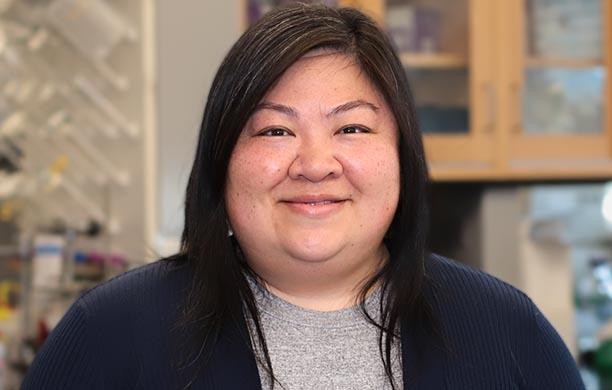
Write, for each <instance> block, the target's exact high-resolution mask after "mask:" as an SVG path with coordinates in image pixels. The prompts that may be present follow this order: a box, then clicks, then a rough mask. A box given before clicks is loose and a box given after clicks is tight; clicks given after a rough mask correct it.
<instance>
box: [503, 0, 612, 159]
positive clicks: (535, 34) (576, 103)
mask: <svg viewBox="0 0 612 390" xmlns="http://www.w3.org/2000/svg"><path fill="white" fill-rule="evenodd" d="M508 3H514V2H513V1H510V2H508ZM516 3H520V9H516V10H515V12H517V13H518V15H517V17H518V19H517V20H518V23H517V26H519V27H517V29H518V28H520V30H522V31H516V32H517V33H518V35H517V36H521V37H523V39H518V40H517V42H516V46H515V54H516V55H517V62H516V65H517V68H516V69H515V71H514V72H513V76H512V78H513V80H512V81H511V85H510V89H511V92H510V93H511V94H512V96H511V101H512V106H513V107H514V108H515V110H514V112H513V113H512V114H511V117H512V123H510V129H511V132H512V141H511V149H512V150H511V153H510V157H511V158H518V159H519V160H520V159H533V158H543V159H547V158H556V159H567V160H568V161H571V160H572V159H589V160H592V159H600V160H601V161H602V163H605V161H604V160H609V158H610V142H609V141H608V140H609V127H610V126H609V122H608V118H607V111H609V107H610V106H609V105H610V96H609V92H607V91H609V74H608V72H609V66H610V63H609V62H610V53H609V44H610V42H607V40H608V39H609V35H610V34H609V28H610V22H611V18H610V4H609V1H608V0H521V1H520V2H516ZM602 159H603V160H602ZM557 163H558V161H557Z"/></svg>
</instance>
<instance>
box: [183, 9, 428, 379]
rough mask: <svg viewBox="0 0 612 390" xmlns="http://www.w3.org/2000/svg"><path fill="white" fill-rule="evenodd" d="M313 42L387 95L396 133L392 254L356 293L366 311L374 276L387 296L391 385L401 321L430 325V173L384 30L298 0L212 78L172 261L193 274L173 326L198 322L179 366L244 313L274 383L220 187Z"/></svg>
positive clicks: (258, 28)
mask: <svg viewBox="0 0 612 390" xmlns="http://www.w3.org/2000/svg"><path fill="white" fill-rule="evenodd" d="M318 48H327V49H332V50H334V51H338V52H340V53H344V54H346V55H348V56H350V57H351V58H353V59H354V60H355V61H356V63H357V64H358V65H359V66H360V67H361V69H362V70H363V71H364V72H365V74H366V75H367V76H368V77H369V78H370V80H371V81H373V82H374V84H375V85H376V86H377V87H378V90H379V91H380V92H381V93H382V94H383V96H384V98H385V99H386V102H387V104H388V105H389V107H390V108H391V110H392V112H393V114H394V116H395V119H396V122H397V126H398V129H399V160H400V161H399V163H400V175H401V182H400V187H401V188H400V196H399V203H398V206H397V210H396V213H395V216H394V218H393V221H392V223H391V225H390V227H389V230H388V231H387V233H386V235H385V238H384V243H385V245H386V247H387V249H388V251H389V259H388V261H387V262H386V263H385V265H384V266H383V267H382V268H381V269H380V270H379V272H378V273H377V274H376V275H374V276H373V277H372V278H371V279H370V280H369V281H368V283H366V284H365V285H364V287H363V289H362V290H361V292H360V294H359V298H360V303H361V307H362V309H363V310H364V311H365V307H364V305H363V302H364V299H365V297H366V295H367V294H368V292H369V290H371V288H372V287H373V286H374V285H375V284H376V283H377V282H380V285H381V288H382V291H383V294H385V296H387V297H388V298H387V299H385V300H384V302H385V304H384V305H383V304H382V302H383V300H381V319H380V323H375V324H376V325H377V326H378V328H379V330H380V334H379V352H380V355H381V359H382V360H383V364H384V367H385V371H386V374H387V376H388V377H389V379H390V381H391V384H392V385H393V388H396V386H395V385H394V382H393V379H392V378H393V375H392V369H391V363H390V362H391V355H390V354H391V344H392V343H393V342H394V339H395V338H397V337H398V334H397V332H396V331H395V330H396V329H397V327H398V325H400V324H402V323H406V322H407V321H410V322H411V323H412V324H415V325H413V326H417V327H420V328H421V330H422V331H424V332H429V331H431V329H435V323H436V319H435V317H434V316H433V314H432V310H431V307H430V306H429V304H428V302H427V301H426V300H425V299H424V296H423V291H422V290H423V287H424V285H425V275H424V265H425V259H426V258H427V256H428V254H427V253H426V249H425V248H426V243H425V241H426V236H427V232H428V207H427V201H426V197H427V194H426V192H427V185H428V172H427V165H426V161H425V156H424V151H423V144H422V136H421V133H420V130H419V127H418V124H417V121H416V117H415V108H414V103H413V100H412V95H411V92H410V89H409V86H408V81H407V78H406V74H405V70H404V68H403V66H402V64H401V62H400V60H399V59H398V56H397V54H396V52H395V51H394V49H393V47H392V44H391V42H390V40H389V38H388V37H387V36H386V34H385V33H384V32H383V31H382V30H381V28H380V27H379V26H378V25H377V24H376V23H375V22H374V21H373V20H372V19H371V18H369V17H368V16H366V15H364V14H363V13H361V12H360V11H358V10H355V9H351V8H331V7H326V6H323V5H306V4H294V5H291V6H288V7H284V8H279V9H276V10H273V11H271V12H269V13H268V14H267V15H265V16H264V17H263V18H262V19H260V20H259V22H257V23H256V24H255V25H253V26H252V27H251V28H249V29H248V30H247V31H246V32H245V33H244V34H243V35H242V36H241V37H240V39H238V41H237V42H236V43H235V44H234V46H233V47H232V48H231V50H230V51H229V53H228V54H227V56H226V57H225V59H224V61H223V62H222V64H221V66H220V68H219V70H218V72H217V74H216V77H215V79H214V81H213V83H212V86H211V89H210V92H209V95H208V101H207V103H206V107H205V110H204V116H203V119H202V124H201V127H200V135H199V139H198V145H197V150H196V154H195V159H194V162H193V167H192V169H191V174H190V176H189V181H188V184H187V191H186V196H185V227H184V230H183V234H182V238H181V248H180V254H181V256H179V257H177V259H180V260H177V261H181V262H183V263H185V262H186V263H188V264H189V265H190V266H191V268H192V273H193V276H192V277H193V283H192V284H191V286H190V291H189V294H188V296H187V299H186V304H185V310H184V312H183V317H182V318H181V320H180V324H179V326H183V327H184V326H194V329H195V331H194V332H193V338H194V339H195V341H197V345H200V346H201V348H200V349H199V350H198V349H196V350H195V351H194V353H193V354H192V356H189V359H187V360H185V361H184V363H186V362H189V363H188V364H193V363H194V362H195V361H197V365H198V366H200V367H204V366H205V365H206V364H207V362H208V361H209V359H210V356H211V353H212V352H211V350H212V346H213V345H214V343H215V342H216V340H217V338H218V336H219V334H220V332H221V329H223V327H225V326H236V324H238V323H240V321H241V320H242V319H241V318H240V317H239V316H241V315H242V313H243V310H246V312H247V313H248V314H249V315H250V317H251V318H252V319H253V320H254V323H255V333H256V337H254V339H256V340H258V341H257V342H258V343H259V344H258V345H259V347H260V348H261V351H262V352H263V355H264V362H263V363H264V367H265V369H266V370H267V371H268V374H269V375H270V376H271V378H272V386H274V382H275V378H274V374H273V368H272V364H271V361H270V357H269V354H268V350H267V347H266V342H265V337H264V335H263V332H262V328H261V324H260V321H259V313H258V310H257V307H256V304H255V302H254V297H253V294H252V292H251V290H250V288H249V285H248V282H247V280H246V279H245V276H244V272H245V271H247V272H253V271H252V270H250V269H249V267H248V265H247V264H246V261H245V259H244V257H243V255H242V253H241V251H240V247H239V245H238V244H237V242H236V240H235V239H234V238H233V237H231V236H228V225H227V213H226V208H225V204H224V192H225V191H224V190H225V185H226V180H227V167H228V163H229V161H230V157H231V155H232V151H233V149H234V146H235V144H236V142H237V139H238V136H239V135H240V133H241V131H242V129H243V127H244V126H245V124H246V122H247V120H248V119H249V117H250V115H251V113H252V112H253V111H254V109H255V107H256V106H257V104H258V103H259V102H260V100H261V99H262V98H263V96H264V95H265V93H266V92H267V91H268V90H270V88H272V87H273V86H274V85H275V83H276V81H277V80H278V79H279V77H280V76H281V75H282V74H283V72H285V70H287V68H289V67H290V66H291V65H292V64H293V63H294V62H295V61H297V60H298V59H299V58H300V57H302V56H303V55H304V54H306V53H308V52H310V51H312V50H314V49H318ZM366 315H367V316H368V319H369V320H370V321H371V322H373V323H374V322H375V321H374V320H372V318H371V317H370V316H369V315H368V314H367V313H366ZM192 342H193V340H192ZM249 345H250V344H249ZM417 347H418V345H417ZM250 348H251V351H252V352H253V353H255V352H254V351H253V346H250Z"/></svg>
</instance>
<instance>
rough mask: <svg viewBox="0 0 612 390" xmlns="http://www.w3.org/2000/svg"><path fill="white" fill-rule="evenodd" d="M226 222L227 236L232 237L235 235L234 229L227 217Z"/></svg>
mask: <svg viewBox="0 0 612 390" xmlns="http://www.w3.org/2000/svg"><path fill="white" fill-rule="evenodd" d="M225 223H226V224H227V236H228V237H231V236H233V235H234V231H233V230H232V226H231V225H230V223H229V221H228V220H227V219H226V220H225Z"/></svg>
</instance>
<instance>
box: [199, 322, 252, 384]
mask: <svg viewBox="0 0 612 390" xmlns="http://www.w3.org/2000/svg"><path fill="white" fill-rule="evenodd" d="M238 318H239V324H237V325H238V326H228V327H225V328H224V329H223V330H222V331H221V334H220V336H219V340H218V342H217V345H216V346H215V348H214V350H213V354H212V358H211V361H210V364H209V366H208V367H207V368H206V370H205V372H204V373H203V375H201V376H200V377H199V379H200V381H199V382H198V383H197V385H198V386H195V388H196V389H206V390H209V389H220V390H233V389H237V390H238V389H240V390H243V389H244V390H261V380H260V378H259V372H258V369H257V363H256V361H255V356H254V355H253V353H252V352H251V350H250V346H249V344H250V338H249V335H248V329H247V325H246V320H245V319H244V317H243V316H238ZM247 340H248V341H247Z"/></svg>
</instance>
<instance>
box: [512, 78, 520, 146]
mask: <svg viewBox="0 0 612 390" xmlns="http://www.w3.org/2000/svg"><path fill="white" fill-rule="evenodd" d="M510 89H511V91H510V93H511V104H512V106H514V118H513V120H514V123H513V125H512V129H511V131H512V132H513V133H519V134H520V133H521V132H522V131H523V86H522V85H521V84H520V83H518V82H514V83H512V85H511V86H510Z"/></svg>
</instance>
